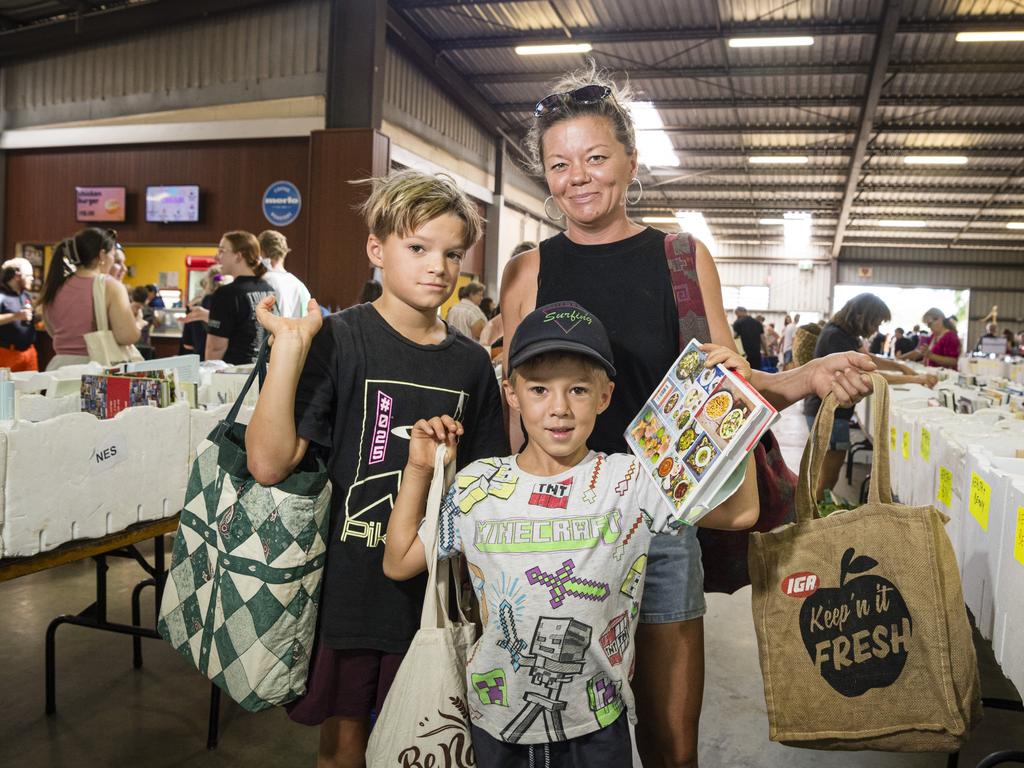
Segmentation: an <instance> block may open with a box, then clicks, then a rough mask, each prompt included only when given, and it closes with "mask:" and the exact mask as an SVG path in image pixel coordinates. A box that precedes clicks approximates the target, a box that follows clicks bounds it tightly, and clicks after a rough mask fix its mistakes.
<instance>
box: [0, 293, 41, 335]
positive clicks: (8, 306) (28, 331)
mask: <svg viewBox="0 0 1024 768" xmlns="http://www.w3.org/2000/svg"><path fill="white" fill-rule="evenodd" d="M29 303H31V302H30V301H29V296H28V293H27V292H25V291H22V292H21V293H14V291H12V290H11V289H10V288H8V287H7V286H6V285H0V315H10V314H16V313H18V312H21V310H23V309H24V308H25V305H26V304H29ZM35 340H36V329H35V326H33V325H32V323H31V321H28V320H15V321H14V322H13V323H7V325H0V346H2V347H14V348H15V349H17V350H21V351H24V350H26V349H28V348H29V347H31V346H32V342H34V341H35Z"/></svg>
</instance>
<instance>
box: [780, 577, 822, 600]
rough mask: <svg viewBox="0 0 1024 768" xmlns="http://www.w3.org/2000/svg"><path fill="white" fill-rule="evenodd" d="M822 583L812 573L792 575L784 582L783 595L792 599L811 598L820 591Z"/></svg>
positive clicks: (782, 585) (782, 586)
mask: <svg viewBox="0 0 1024 768" xmlns="http://www.w3.org/2000/svg"><path fill="white" fill-rule="evenodd" d="M820 584H821V581H820V580H819V579H818V577H817V576H815V575H814V574H813V573H811V572H810V571H800V572H799V573H791V574H790V575H789V576H787V577H786V578H784V579H783V580H782V584H781V585H780V587H781V589H782V593H783V594H784V595H789V596H790V597H810V596H811V595H813V594H814V593H815V592H817V591H818V586H819V585H820Z"/></svg>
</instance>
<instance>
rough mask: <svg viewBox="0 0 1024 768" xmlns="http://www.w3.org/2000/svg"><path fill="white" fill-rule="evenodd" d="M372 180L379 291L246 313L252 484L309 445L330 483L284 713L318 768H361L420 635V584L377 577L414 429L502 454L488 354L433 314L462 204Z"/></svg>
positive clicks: (431, 190) (466, 233)
mask: <svg viewBox="0 0 1024 768" xmlns="http://www.w3.org/2000/svg"><path fill="white" fill-rule="evenodd" d="M371 181H372V184H373V191H372V192H371V194H370V196H369V198H368V199H367V201H366V202H365V204H364V205H363V206H362V212H363V214H364V216H365V218H366V223H367V227H368V228H369V231H370V233H369V236H368V237H367V240H366V253H367V255H368V256H369V259H370V261H371V262H372V263H373V265H374V266H375V267H378V268H380V270H381V277H382V279H381V284H382V287H383V293H382V295H381V297H380V298H379V299H377V300H376V301H374V302H372V303H368V304H359V305H356V306H354V307H351V308H349V309H346V310H344V311H342V312H339V313H337V314H334V315H330V316H328V317H327V318H321V314H320V311H319V308H318V307H317V305H316V302H315V301H313V300H311V301H310V302H309V305H308V313H307V314H306V315H305V316H304V317H302V318H299V319H294V318H285V317H280V316H276V315H273V314H271V308H272V307H273V305H274V298H273V297H271V298H268V299H265V300H264V301H263V302H262V303H261V304H260V306H259V307H258V308H257V318H258V319H259V321H260V323H261V324H262V325H263V326H264V327H265V328H266V329H267V331H269V332H270V333H271V334H273V345H274V346H273V354H272V355H271V359H270V366H269V370H268V374H267V379H266V382H265V383H264V386H263V389H262V390H261V392H260V399H259V402H258V404H257V406H256V410H255V412H254V413H253V417H252V421H251V423H250V425H249V427H248V430H247V432H246V448H247V451H248V457H249V459H248V460H249V470H250V472H251V473H252V475H253V477H254V478H255V479H256V480H257V481H258V482H260V483H263V484H264V485H273V484H275V483H278V482H280V481H282V480H283V479H284V478H286V477H287V476H288V474H289V473H290V472H291V470H292V469H293V468H294V467H295V466H296V465H297V464H298V463H299V461H300V460H301V459H302V458H303V456H304V455H305V453H306V451H307V450H320V451H323V452H325V455H326V457H327V459H326V463H327V467H328V471H329V473H330V478H331V482H332V484H333V487H334V492H333V495H332V498H331V530H330V542H329V545H328V547H329V548H328V556H327V564H326V568H325V572H324V579H323V593H322V596H321V602H320V630H319V633H320V634H319V643H318V647H317V650H316V651H315V653H314V657H313V659H312V666H311V669H310V675H309V681H308V684H307V692H306V695H305V697H303V698H302V699H300V700H299V701H298V702H296V703H294V704H292V705H290V706H289V715H290V716H291V718H292V719H293V720H296V721H297V722H300V723H304V724H307V725H320V726H321V727H320V748H319V756H318V765H321V766H344V767H347V766H362V765H363V764H364V753H365V751H366V743H367V738H368V735H369V727H370V713H371V711H377V712H379V711H380V707H381V706H382V705H383V701H384V697H385V695H386V694H387V691H388V688H389V687H390V685H391V682H392V680H393V678H394V674H395V672H396V670H397V668H398V665H399V663H400V662H401V659H402V655H403V654H404V652H405V651H406V649H407V648H408V645H409V642H410V640H411V639H412V636H413V634H414V633H415V631H416V629H417V628H418V626H419V616H420V610H421V608H422V602H423V592H424V587H425V581H424V580H423V579H419V580H416V581H412V582H408V583H405V584H398V583H396V582H393V581H391V580H389V579H387V578H386V577H385V576H384V574H383V572H382V559H383V554H384V536H385V532H386V531H387V527H388V520H389V515H390V513H391V504H392V501H393V499H394V498H395V497H396V495H397V494H398V489H399V486H400V485H401V483H402V479H403V471H404V469H405V466H406V460H407V457H408V447H409V442H408V441H409V435H410V430H411V428H412V425H413V424H414V423H415V422H416V420H417V419H419V418H420V417H421V416H422V415H423V414H425V413H441V414H445V415H446V416H448V417H449V418H451V419H455V420H458V421H459V422H462V423H464V425H465V433H466V437H465V439H464V441H463V451H462V457H463V458H464V459H465V460H466V461H472V460H473V459H476V458H480V457H483V456H491V455H495V454H496V453H503V452H505V451H506V450H507V446H508V443H507V440H506V438H505V433H504V430H503V423H502V412H501V401H500V397H499V392H498V386H497V381H496V380H495V377H494V371H493V369H492V367H491V364H490V360H489V358H488V356H487V353H486V352H485V351H484V350H483V349H482V348H481V347H480V346H479V345H478V344H476V343H475V342H473V341H472V340H470V339H466V338H465V337H464V336H462V335H461V334H457V333H455V332H453V331H451V330H449V329H448V327H447V326H446V325H445V323H444V322H443V321H442V320H441V319H440V318H439V317H438V315H437V310H438V307H440V306H441V304H443V303H444V301H445V300H446V299H447V298H448V296H449V295H450V294H451V292H452V290H453V289H454V287H455V284H456V280H457V278H458V275H459V268H460V264H461V261H462V258H463V256H464V254H465V253H466V251H467V249H468V248H470V247H471V246H472V245H473V243H475V242H476V240H477V239H478V238H479V236H480V230H481V224H482V222H481V220H480V217H479V215H478V214H477V212H476V208H475V206H474V205H473V204H472V203H471V202H470V201H469V200H468V199H467V198H466V197H465V196H464V195H463V194H462V192H461V191H459V189H458V188H457V187H456V186H455V184H454V183H453V182H452V181H451V179H449V178H447V177H444V176H429V175H426V174H422V173H417V172H413V171H408V172H403V173H398V174H394V175H392V176H390V177H388V178H387V179H374V180H371Z"/></svg>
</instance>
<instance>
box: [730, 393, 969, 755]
mask: <svg viewBox="0 0 1024 768" xmlns="http://www.w3.org/2000/svg"><path fill="white" fill-rule="evenodd" d="M872 380H873V385H874V398H875V401H874V404H873V408H874V412H875V413H876V414H878V416H877V418H876V419H875V423H874V425H873V434H872V440H873V443H874V450H873V455H872V465H871V484H870V489H869V494H868V503H867V504H865V505H863V506H861V507H858V508H857V509H854V510H848V511H837V512H834V513H832V514H831V515H829V516H828V517H826V518H819V517H818V516H817V515H818V513H817V507H816V505H815V504H814V501H813V498H814V497H813V491H812V489H813V488H815V487H816V483H817V477H818V473H819V472H820V470H821V464H822V460H823V458H824V454H825V452H826V450H827V447H828V439H829V436H830V435H831V433H832V423H833V419H834V411H835V408H836V400H835V398H834V397H833V396H832V395H829V396H828V397H827V398H825V401H824V403H823V404H822V407H821V410H820V411H819V412H818V418H817V420H816V421H815V423H814V429H813V430H812V432H811V436H810V438H809V439H808V444H807V448H806V449H805V451H804V456H803V461H802V462H801V466H800V482H799V485H798V487H797V506H796V510H797V512H796V515H797V519H796V522H795V523H793V524H790V525H787V526H784V527H782V528H780V529H778V530H776V531H773V532H770V533H755V534H753V535H752V536H751V540H750V563H749V565H750V575H751V581H752V583H753V613H754V627H755V630H756V632H757V645H758V651H759V655H760V662H761V672H762V675H763V677H764V690H765V700H766V703H767V708H768V722H769V735H770V737H771V739H772V741H779V742H782V743H785V744H789V745H792V746H802V747H810V748H814V749H846V750H856V749H876V750H887V751H898V752H954V751H956V750H957V749H959V748H960V746H961V745H962V744H963V743H964V742H965V741H966V739H967V737H968V735H969V733H970V730H971V727H972V725H973V724H974V723H975V722H976V721H977V719H978V718H979V717H980V713H981V702H980V694H979V682H978V667H977V660H976V658H975V653H974V646H973V644H972V640H971V628H970V625H969V624H968V621H967V613H966V609H965V607H964V600H963V595H962V594H961V589H960V575H959V570H958V568H957V563H956V558H955V556H954V554H953V549H952V546H951V544H950V542H949V538H948V537H947V535H946V532H945V530H944V529H943V526H944V524H945V523H946V522H947V520H948V519H949V518H947V517H946V516H945V515H943V514H941V513H940V512H938V511H937V510H936V509H935V508H934V507H931V506H927V507H909V506H904V505H901V504H894V503H893V501H892V495H891V491H890V485H889V456H888V452H889V442H888V440H887V439H886V437H887V434H888V413H889V404H888V400H889V390H888V386H887V384H886V382H885V380H884V379H882V377H880V376H878V375H877V374H876V375H872Z"/></svg>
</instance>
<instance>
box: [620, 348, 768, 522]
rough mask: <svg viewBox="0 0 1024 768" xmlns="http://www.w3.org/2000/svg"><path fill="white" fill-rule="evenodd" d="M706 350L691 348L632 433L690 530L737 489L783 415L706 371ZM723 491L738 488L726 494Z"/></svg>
mask: <svg viewBox="0 0 1024 768" xmlns="http://www.w3.org/2000/svg"><path fill="white" fill-rule="evenodd" d="M698 346H699V345H698V342H696V341H691V342H690V343H689V344H687V345H686V348H685V349H684V350H683V351H682V353H681V354H680V355H679V357H678V358H677V360H676V362H675V364H674V365H673V366H672V369H671V370H670V371H669V372H668V373H667V374H666V376H665V378H664V379H663V380H662V382H661V384H660V386H659V387H658V389H657V390H656V391H655V392H654V394H653V395H652V396H651V398H650V399H649V400H648V401H647V403H646V405H645V406H644V408H643V409H642V410H641V411H640V413H639V414H637V416H636V418H635V419H634V420H633V421H632V423H631V424H630V425H629V427H628V429H627V432H626V441H627V442H628V443H629V446H630V448H631V449H632V450H633V452H634V453H635V454H636V455H637V456H638V457H640V458H641V460H642V461H641V466H642V467H643V468H644V470H645V471H647V472H648V473H649V474H650V475H651V476H652V477H653V478H654V480H655V482H656V483H657V484H658V485H659V487H660V488H661V490H662V493H663V498H664V499H665V502H666V503H668V504H670V505H671V506H672V509H673V516H674V517H676V518H678V519H680V520H681V521H682V522H685V523H686V524H688V525H692V524H694V523H696V522H697V521H698V520H699V519H700V518H701V517H702V516H703V515H704V514H706V513H707V512H708V511H709V510H710V509H712V508H713V507H712V506H710V503H711V502H714V503H715V504H716V505H717V504H719V503H721V502H722V501H724V499H725V498H728V495H729V494H730V493H732V492H733V491H735V489H736V488H737V487H738V485H739V482H741V481H742V473H741V472H739V469H740V468H741V467H742V465H743V464H744V458H745V457H746V455H747V454H748V453H749V452H750V451H751V450H753V447H754V445H755V443H756V438H755V439H751V436H752V435H757V436H759V435H760V433H761V432H762V431H763V430H764V428H765V427H766V426H767V425H768V423H769V422H770V420H771V418H772V417H773V416H774V414H775V411H774V409H773V408H772V407H771V406H770V405H769V404H768V403H767V402H765V401H764V400H763V399H762V398H761V397H760V395H758V394H757V392H756V391H755V390H754V389H753V388H752V387H750V385H749V384H747V383H746V382H745V381H743V379H742V378H740V377H739V376H736V375H734V374H731V373H729V372H727V371H726V370H725V369H724V368H722V367H721V366H716V367H714V368H705V367H704V363H705V360H706V359H707V356H706V355H704V354H703V353H702V352H701V351H700V350H699V349H698ZM727 481H728V482H727ZM723 485H729V486H730V488H731V490H729V491H728V493H726V494H725V495H724V496H723V495H722V493H720V491H722V490H723Z"/></svg>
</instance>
